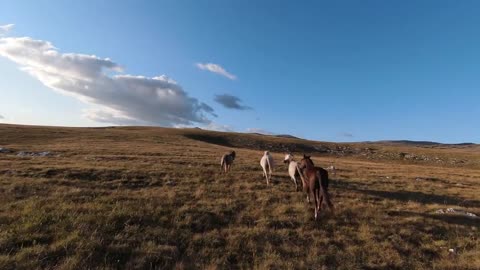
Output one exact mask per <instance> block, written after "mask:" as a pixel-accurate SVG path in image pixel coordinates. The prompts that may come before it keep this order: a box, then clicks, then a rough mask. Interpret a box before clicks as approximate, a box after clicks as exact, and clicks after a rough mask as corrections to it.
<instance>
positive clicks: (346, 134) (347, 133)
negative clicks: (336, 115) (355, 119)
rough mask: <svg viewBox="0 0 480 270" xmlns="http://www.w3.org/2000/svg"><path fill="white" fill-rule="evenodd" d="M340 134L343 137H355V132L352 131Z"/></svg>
mask: <svg viewBox="0 0 480 270" xmlns="http://www.w3.org/2000/svg"><path fill="white" fill-rule="evenodd" d="M340 136H342V137H347V138H353V137H354V136H353V134H352V133H349V132H343V133H341V134H340Z"/></svg>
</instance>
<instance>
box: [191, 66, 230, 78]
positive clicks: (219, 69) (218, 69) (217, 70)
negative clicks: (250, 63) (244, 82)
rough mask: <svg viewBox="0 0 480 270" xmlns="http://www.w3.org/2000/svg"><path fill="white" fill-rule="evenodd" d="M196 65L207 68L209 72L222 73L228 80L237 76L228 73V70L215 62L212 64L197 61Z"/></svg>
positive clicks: (202, 68) (203, 68)
mask: <svg viewBox="0 0 480 270" xmlns="http://www.w3.org/2000/svg"><path fill="white" fill-rule="evenodd" d="M196 66H197V67H198V68H199V69H201V70H208V71H210V72H213V73H217V74H219V75H222V76H224V77H226V78H229V79H230V80H236V79H237V76H235V75H233V74H231V73H229V72H228V71H226V70H225V69H224V68H223V67H221V66H220V65H217V64H213V63H205V64H202V63H197V64H196Z"/></svg>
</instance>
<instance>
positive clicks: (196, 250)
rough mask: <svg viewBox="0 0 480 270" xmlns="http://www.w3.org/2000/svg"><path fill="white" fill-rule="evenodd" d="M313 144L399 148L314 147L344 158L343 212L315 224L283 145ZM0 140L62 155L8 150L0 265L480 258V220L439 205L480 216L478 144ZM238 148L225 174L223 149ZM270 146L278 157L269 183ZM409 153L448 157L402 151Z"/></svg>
mask: <svg viewBox="0 0 480 270" xmlns="http://www.w3.org/2000/svg"><path fill="white" fill-rule="evenodd" d="M292 145H296V146H295V147H294V146H292ZM304 145H307V146H308V145H322V146H325V147H330V148H334V147H337V146H339V147H343V146H348V147H352V148H358V149H363V148H365V147H373V148H375V149H376V151H377V152H378V153H390V154H392V155H388V157H386V158H385V159H384V160H382V159H381V156H375V155H373V156H370V157H367V156H364V155H361V154H358V153H357V154H345V155H344V154H339V153H331V154H328V153H326V154H319V153H313V156H314V157H315V158H314V161H315V164H317V165H320V166H323V167H327V166H329V165H330V164H335V166H336V167H337V168H338V171H337V175H336V176H332V178H333V180H332V182H331V189H330V190H331V193H332V196H333V202H334V204H335V206H336V213H335V215H334V216H331V215H323V216H322V217H321V219H320V220H319V221H318V222H314V220H313V207H312V205H308V204H307V203H306V201H305V196H304V194H303V193H300V192H295V191H294V185H293V183H292V182H290V180H289V178H288V177H287V168H286V165H284V164H283V163H281V161H282V159H283V153H281V152H280V151H279V150H278V149H283V148H285V147H287V148H289V147H291V148H294V149H298V147H300V148H301V147H303V146H304ZM226 146H228V147H226ZM0 147H7V148H11V149H14V150H16V151H22V150H26V151H52V152H53V153H54V155H53V156H48V157H18V156H16V155H15V154H2V153H0V205H1V206H0V269H16V268H23V269H34V268H55V269H79V268H112V269H117V268H126V269H132V268H137V269H142V268H147V269H149V268H160V269H162V268H164V269H171V268H177V269H191V268H200V269H230V268H240V269H245V268H247V269H250V268H256V269H480V243H479V236H480V235H479V234H480V232H479V229H480V226H479V225H480V221H479V219H473V218H468V217H465V216H461V215H450V214H437V213H435V211H436V210H438V209H445V208H449V207H453V208H458V209H463V210H466V211H468V212H471V213H475V214H477V215H480V195H479V194H480V188H479V180H480V170H479V168H480V167H479V161H480V154H478V153H479V152H478V151H477V150H478V147H477V146H472V147H455V148H448V147H447V148H445V147H443V148H440V147H433V148H431V147H428V148H425V147H412V146H405V145H400V146H399V145H388V144H373V145H372V144H368V145H367V144H331V143H316V142H305V141H302V140H295V139H284V138H273V137H268V136H258V135H238V134H231V133H215V132H206V131H201V130H195V129H191V130H179V129H162V128H142V127H135V128H133V127H131V128H47V127H25V126H12V125H0ZM232 148H233V149H234V150H235V151H236V152H237V159H236V161H235V163H234V166H233V169H232V171H231V173H230V174H228V175H225V174H222V173H221V172H220V165H219V158H220V156H221V155H222V154H223V153H224V152H225V151H227V150H228V149H232ZM264 148H267V149H268V150H273V151H274V153H273V155H274V158H275V160H276V163H277V165H276V168H275V173H274V184H273V185H272V186H270V187H267V186H266V184H265V179H263V178H262V173H261V169H260V166H259V160H260V158H261V156H262V150H263V149H264ZM275 151H277V152H275ZM400 152H402V153H413V154H417V155H427V156H435V157H440V158H441V159H442V160H447V161H445V162H438V161H436V160H435V159H432V160H429V161H412V160H406V159H401V158H394V157H396V156H397V155H396V153H400ZM296 154H297V155H300V154H301V153H296ZM392 157H393V158H392ZM453 159H457V160H464V162H462V163H451V162H449V161H451V160H453ZM449 249H454V250H455V251H454V252H449Z"/></svg>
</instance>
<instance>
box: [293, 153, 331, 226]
mask: <svg viewBox="0 0 480 270" xmlns="http://www.w3.org/2000/svg"><path fill="white" fill-rule="evenodd" d="M298 168H299V170H300V171H301V177H302V182H303V183H304V185H303V190H304V191H305V192H306V193H307V198H308V200H309V201H310V197H313V198H314V201H315V220H316V219H317V217H318V213H319V212H320V208H323V206H327V207H328V208H329V209H330V211H332V212H333V210H334V208H333V204H332V201H331V200H330V194H328V172H327V171H326V170H325V169H323V168H320V167H315V165H314V164H313V161H312V159H311V158H310V156H306V155H303V159H302V160H301V161H300V162H299V163H298Z"/></svg>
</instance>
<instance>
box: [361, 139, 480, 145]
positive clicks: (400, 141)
mask: <svg viewBox="0 0 480 270" xmlns="http://www.w3.org/2000/svg"><path fill="white" fill-rule="evenodd" d="M367 143H391V144H407V145H421V146H433V145H455V146H469V145H475V143H471V142H464V143H439V142H431V141H411V140H381V141H368V142H367Z"/></svg>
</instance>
